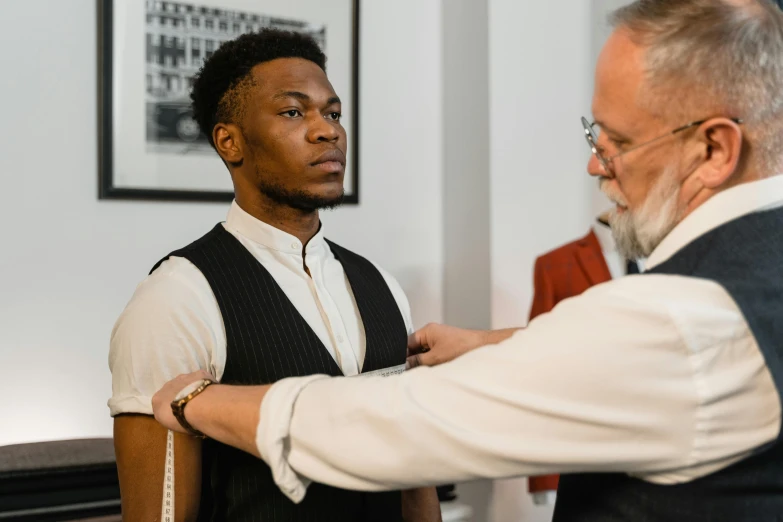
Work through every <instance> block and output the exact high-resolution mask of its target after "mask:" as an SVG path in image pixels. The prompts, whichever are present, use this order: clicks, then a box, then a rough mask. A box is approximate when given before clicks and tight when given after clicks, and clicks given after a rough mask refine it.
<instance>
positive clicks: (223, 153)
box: [212, 123, 245, 165]
mask: <svg viewBox="0 0 783 522" xmlns="http://www.w3.org/2000/svg"><path fill="white" fill-rule="evenodd" d="M212 141H213V142H214V143H215V149H217V153H218V154H219V155H220V157H221V158H223V161H225V162H226V163H228V164H230V165H237V164H240V163H242V160H243V159H244V146H245V142H244V140H243V139H242V132H241V131H240V130H239V127H238V126H237V125H234V124H233V123H218V124H217V125H215V128H214V129H212Z"/></svg>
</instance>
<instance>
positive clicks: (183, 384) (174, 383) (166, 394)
mask: <svg viewBox="0 0 783 522" xmlns="http://www.w3.org/2000/svg"><path fill="white" fill-rule="evenodd" d="M204 379H209V380H212V381H214V380H215V378H214V377H212V376H211V375H210V374H209V373H207V372H205V371H204V370H199V371H197V372H193V373H186V374H184V375H180V376H179V377H176V378H174V379H172V380H170V381H169V382H167V383H166V384H164V385H163V388H161V389H160V390H158V392H157V393H156V394H155V395H153V396H152V412H153V414H154V415H155V420H157V421H158V422H159V423H161V424H162V425H163V426H164V427H165V428H168V429H170V430H172V431H178V432H180V433H187V430H185V428H183V427H182V425H181V424H180V423H179V421H178V420H177V418H176V417H174V413H172V411H171V403H172V401H174V398H175V397H177V395H179V394H180V392H182V391H184V390H185V388H188V387H191V386H193V385H194V384H195V383H199V382H201V381H202V380H204ZM194 389H195V388H194ZM191 391H192V390H191ZM186 411H187V409H186Z"/></svg>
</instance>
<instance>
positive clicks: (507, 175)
mask: <svg viewBox="0 0 783 522" xmlns="http://www.w3.org/2000/svg"><path fill="white" fill-rule="evenodd" d="M489 5H490V10H489V21H490V38H489V50H490V53H489V71H490V158H491V159H490V163H491V192H490V194H491V195H490V202H491V203H490V205H491V231H492V233H491V237H492V246H491V252H492V323H493V326H494V327H496V328H500V327H507V326H519V325H523V324H525V323H526V321H527V316H528V313H529V307H530V300H531V297H532V269H533V261H534V259H535V257H536V256H538V255H540V254H541V253H543V252H545V251H547V250H549V249H551V248H553V247H555V246H557V245H559V244H562V243H564V242H566V241H570V240H572V239H575V238H576V237H579V236H581V235H584V234H585V233H586V231H587V228H588V226H589V222H590V213H591V197H590V191H591V190H592V189H591V186H592V185H593V184H594V182H592V183H591V182H590V181H589V179H588V176H587V174H586V173H585V165H586V162H587V159H588V153H589V150H588V148H587V146H586V145H585V142H584V137H583V135H582V131H581V126H580V123H579V117H580V116H581V115H583V114H588V110H589V107H590V103H589V96H590V89H591V87H590V83H591V74H590V70H591V68H592V64H591V63H590V62H591V54H590V45H589V42H590V20H591V17H590V4H589V2H567V3H564V2H524V1H519V0H490V3H489ZM551 511H552V509H551V507H539V506H534V505H533V504H532V502H531V500H530V496H529V495H528V494H527V484H526V479H515V480H506V481H498V482H496V483H495V487H494V491H493V497H492V518H491V520H493V521H496V522H512V521H524V522H545V521H548V520H550V519H551Z"/></svg>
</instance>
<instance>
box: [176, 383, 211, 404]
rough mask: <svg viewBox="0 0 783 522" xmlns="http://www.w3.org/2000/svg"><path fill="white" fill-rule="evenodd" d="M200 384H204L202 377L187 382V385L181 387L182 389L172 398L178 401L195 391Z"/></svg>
mask: <svg viewBox="0 0 783 522" xmlns="http://www.w3.org/2000/svg"><path fill="white" fill-rule="evenodd" d="M202 384H204V379H200V380H198V381H196V382H192V383H190V384H188V385H187V386H185V387H184V388H182V391H180V392H179V393H178V394H177V396H176V397H174V400H175V401H179V400H182V399H184V398H185V397H187V396H188V395H190V394H191V393H193V392H194V391H196V389H198V387H199V386H201V385H202Z"/></svg>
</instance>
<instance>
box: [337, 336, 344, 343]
mask: <svg viewBox="0 0 783 522" xmlns="http://www.w3.org/2000/svg"><path fill="white" fill-rule="evenodd" d="M337 342H338V343H341V342H343V336H342V335H338V336H337Z"/></svg>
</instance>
